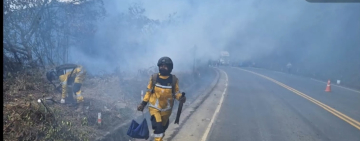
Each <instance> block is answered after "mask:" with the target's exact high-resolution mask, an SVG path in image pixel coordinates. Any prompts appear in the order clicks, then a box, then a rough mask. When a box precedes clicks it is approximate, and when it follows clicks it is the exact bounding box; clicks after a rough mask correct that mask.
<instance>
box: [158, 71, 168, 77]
mask: <svg viewBox="0 0 360 141" xmlns="http://www.w3.org/2000/svg"><path fill="white" fill-rule="evenodd" d="M159 72H160V74H161V75H165V76H166V75H169V71H167V70H166V69H159Z"/></svg>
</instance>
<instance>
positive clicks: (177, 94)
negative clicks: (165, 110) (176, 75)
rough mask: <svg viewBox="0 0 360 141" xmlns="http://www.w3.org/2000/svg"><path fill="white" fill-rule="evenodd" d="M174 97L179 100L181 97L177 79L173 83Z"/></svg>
mask: <svg viewBox="0 0 360 141" xmlns="http://www.w3.org/2000/svg"><path fill="white" fill-rule="evenodd" d="M175 93H176V94H175V98H176V100H180V97H181V93H180V88H179V79H178V80H177V81H176V84H175Z"/></svg>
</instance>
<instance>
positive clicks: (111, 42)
mask: <svg viewBox="0 0 360 141" xmlns="http://www.w3.org/2000/svg"><path fill="white" fill-rule="evenodd" d="M134 3H139V4H140V5H141V6H142V7H143V8H144V9H145V13H144V15H145V16H146V17H148V18H149V19H153V20H159V21H165V20H167V19H168V16H169V15H170V14H173V13H176V14H175V15H176V22H175V23H174V24H171V25H166V26H161V27H158V28H157V29H156V30H155V32H154V33H153V34H151V35H142V34H140V33H139V32H137V31H134V30H130V28H128V27H121V24H119V21H118V17H119V14H121V13H127V12H128V8H129V7H130V6H131V5H132V4H134ZM104 4H105V5H104V6H105V9H106V13H107V16H106V17H105V18H104V19H103V20H101V21H100V22H99V24H98V28H99V29H98V32H97V35H96V36H95V37H93V38H92V39H91V43H90V42H89V44H90V45H93V46H95V48H97V49H96V53H97V56H98V57H94V56H92V55H89V54H86V53H84V51H81V50H78V49H74V50H73V52H74V54H76V56H81V57H80V58H81V59H80V60H79V61H80V62H82V63H85V64H86V65H87V66H88V67H90V68H91V69H93V70H96V69H104V70H113V69H114V68H115V67H117V66H119V67H121V68H122V70H124V71H134V70H137V69H140V68H148V67H150V66H154V65H156V62H157V60H158V59H159V58H160V57H162V56H169V57H171V58H172V59H173V62H174V70H178V71H180V70H189V69H190V68H191V66H192V62H193V60H194V58H196V59H200V60H201V61H202V62H207V60H208V59H217V57H218V56H219V54H220V51H222V50H228V51H229V52H230V56H231V57H232V58H233V60H237V61H243V60H251V59H254V58H261V57H263V56H267V55H273V54H281V53H284V52H285V53H293V54H291V55H289V56H290V57H288V58H284V59H286V60H289V61H295V62H296V61H298V62H300V61H301V60H303V61H304V60H307V61H308V60H309V58H313V59H317V58H320V59H319V60H318V61H319V62H321V61H324V60H321V58H323V59H324V57H325V58H326V56H329V55H331V54H332V52H334V51H335V50H336V48H344V49H337V53H338V56H337V57H338V58H341V57H346V56H345V55H344V54H346V51H344V50H346V49H345V48H347V49H350V50H351V49H354V48H360V41H359V40H358V38H360V3H308V2H306V1H305V0H303V1H293V0H292V1H290V0H272V1H265V0H248V1H238V0H228V1H221V2H220V1H215V0H206V1H205V0H196V1H195V0H168V1H164V0H151V1H148V0H147V1H146V0H119V1H118V0H104ZM128 42H138V43H139V44H140V47H137V48H134V47H129V45H128V44H127V43H128ZM195 45H196V47H197V49H196V53H195V55H194V46H195ZM339 52H342V53H339ZM359 53H360V52H359ZM335 54H336V53H335ZM78 58H79V57H78ZM359 65H360V64H359ZM99 66H101V67H99Z"/></svg>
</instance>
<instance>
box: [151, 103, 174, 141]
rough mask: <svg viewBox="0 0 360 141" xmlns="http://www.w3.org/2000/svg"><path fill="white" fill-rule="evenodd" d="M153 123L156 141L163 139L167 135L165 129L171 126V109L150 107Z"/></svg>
mask: <svg viewBox="0 0 360 141" xmlns="http://www.w3.org/2000/svg"><path fill="white" fill-rule="evenodd" d="M149 113H150V116H151V118H150V120H151V125H152V128H153V130H154V139H155V141H162V140H163V138H164V136H165V131H166V129H167V128H168V127H169V117H170V115H171V110H167V111H160V110H158V109H155V108H152V107H149Z"/></svg>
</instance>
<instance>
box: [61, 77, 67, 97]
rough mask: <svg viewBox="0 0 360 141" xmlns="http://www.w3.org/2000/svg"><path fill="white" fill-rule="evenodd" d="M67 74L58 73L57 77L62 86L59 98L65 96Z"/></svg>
mask: <svg viewBox="0 0 360 141" xmlns="http://www.w3.org/2000/svg"><path fill="white" fill-rule="evenodd" d="M67 75H68V74H64V75H60V76H59V79H60V83H61V86H62V91H61V98H62V99H64V98H65V97H66V91H67V84H66V82H67Z"/></svg>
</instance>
